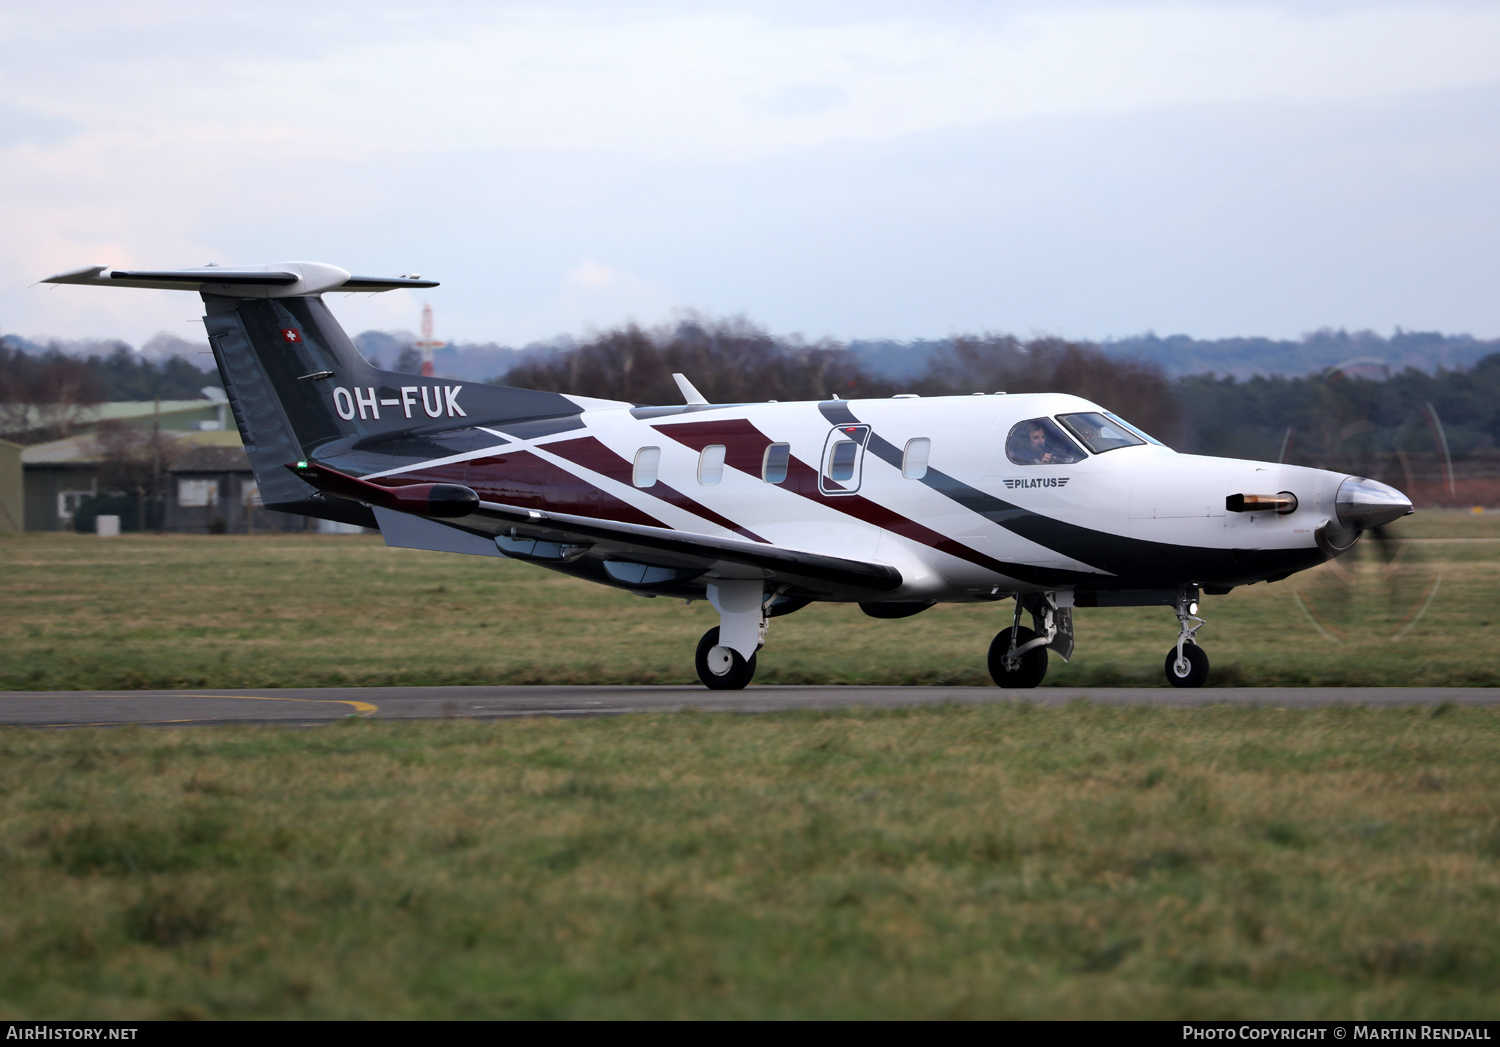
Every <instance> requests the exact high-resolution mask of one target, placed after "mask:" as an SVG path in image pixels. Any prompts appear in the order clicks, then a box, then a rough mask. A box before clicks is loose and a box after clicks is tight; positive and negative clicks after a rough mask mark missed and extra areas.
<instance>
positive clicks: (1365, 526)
mask: <svg viewBox="0 0 1500 1047" xmlns="http://www.w3.org/2000/svg"><path fill="white" fill-rule="evenodd" d="M1334 505H1335V507H1336V509H1337V511H1338V516H1339V523H1341V524H1343V525H1344V526H1345V527H1346V528H1348V529H1349V530H1351V531H1368V530H1369V529H1370V528H1372V527H1380V526H1382V525H1383V524H1388V523H1390V522H1391V521H1392V520H1399V519H1400V518H1401V517H1403V516H1406V515H1407V514H1409V513H1411V512H1412V511H1413V510H1412V507H1411V499H1409V498H1407V497H1406V495H1404V494H1402V493H1401V492H1400V491H1398V490H1396V489H1395V488H1394V487H1391V486H1388V485H1387V484H1383V483H1380V482H1379V481H1378V480H1366V479H1365V478H1364V477H1362V476H1351V477H1349V478H1348V479H1346V480H1345V481H1344V482H1343V483H1341V484H1339V491H1338V495H1337V496H1336V497H1335V498H1334Z"/></svg>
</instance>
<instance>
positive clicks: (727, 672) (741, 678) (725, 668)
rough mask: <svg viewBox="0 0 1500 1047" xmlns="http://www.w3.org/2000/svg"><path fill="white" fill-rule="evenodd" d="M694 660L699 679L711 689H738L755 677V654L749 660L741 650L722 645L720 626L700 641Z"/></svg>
mask: <svg viewBox="0 0 1500 1047" xmlns="http://www.w3.org/2000/svg"><path fill="white" fill-rule="evenodd" d="M716 648H717V652H716V650H715V649H716ZM726 656H727V657H726ZM694 661H695V662H696V664H697V668H698V679H700V680H702V681H703V686H704V687H707V688H708V689H709V690H711V691H738V690H739V689H740V688H742V687H744V686H745V685H746V684H748V683H749V682H750V681H751V680H753V679H754V678H755V655H753V654H752V655H751V656H750V658H749V660H748V661H747V660H746V659H745V656H744V655H742V654H740V652H739V651H736V650H734V649H733V648H730V647H720V646H719V627H718V626H714V627H713V628H712V629H710V630H709V631H708V632H706V633H704V634H703V639H701V640H699V641H698V656H697V658H695V659H694Z"/></svg>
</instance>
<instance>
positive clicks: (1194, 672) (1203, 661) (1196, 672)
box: [1165, 589, 1208, 687]
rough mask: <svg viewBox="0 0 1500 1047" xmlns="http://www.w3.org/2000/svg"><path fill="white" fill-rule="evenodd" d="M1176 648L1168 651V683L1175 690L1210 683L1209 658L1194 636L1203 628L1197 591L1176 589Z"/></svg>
mask: <svg viewBox="0 0 1500 1047" xmlns="http://www.w3.org/2000/svg"><path fill="white" fill-rule="evenodd" d="M1177 623H1178V625H1179V626H1180V630H1179V632H1178V634H1177V646H1175V647H1173V648H1172V649H1171V650H1170V651H1168V652H1167V662H1166V666H1165V668H1166V672H1167V682H1168V683H1169V684H1171V685H1172V686H1173V687H1202V686H1203V684H1204V682H1205V681H1207V680H1208V655H1206V654H1204V653H1203V648H1201V647H1199V646H1198V641H1197V639H1195V634H1196V633H1197V632H1198V630H1199V629H1201V628H1203V619H1202V618H1199V617H1198V590H1197V589H1179V590H1177Z"/></svg>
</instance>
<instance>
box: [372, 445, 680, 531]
mask: <svg viewBox="0 0 1500 1047" xmlns="http://www.w3.org/2000/svg"><path fill="white" fill-rule="evenodd" d="M390 479H391V480H396V479H397V477H391V478H390ZM400 479H401V480H403V481H405V482H406V483H457V484H463V485H464V486H466V487H469V488H472V489H473V491H474V493H476V494H477V495H479V497H480V498H481V499H483V500H484V501H487V502H500V503H502V504H504V505H518V506H521V507H522V508H525V509H539V510H542V511H546V510H549V509H550V510H552V511H553V512H559V513H571V514H573V515H575V516H592V517H594V518H595V519H599V520H613V521H615V522H617V523H632V524H643V525H645V526H647V527H667V524H665V523H663V522H662V521H660V520H658V519H656V517H654V516H648V515H647V514H646V513H643V512H641V511H640V510H639V509H637V508H636V507H635V506H633V505H631V504H630V503H629V502H625V501H621V500H620V499H619V498H616V497H615V496H614V495H612V494H609V493H608V492H606V491H602V490H600V489H599V488H598V487H595V486H594V485H593V484H591V483H589V482H588V481H586V480H584V479H582V478H581V477H577V476H574V475H573V474H572V473H570V472H568V471H567V470H566V469H563V468H562V467H560V466H556V465H553V464H552V463H551V462H548V461H544V460H543V459H541V458H539V457H537V456H536V455H534V454H532V453H531V452H530V451H507V452H505V453H503V454H497V455H491V456H489V457H487V458H475V459H473V460H471V461H469V462H467V463H464V462H453V463H449V464H447V465H438V466H432V467H430V468H420V469H413V470H410V471H409V472H405V473H402V474H401V476H400Z"/></svg>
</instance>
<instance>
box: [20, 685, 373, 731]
mask: <svg viewBox="0 0 1500 1047" xmlns="http://www.w3.org/2000/svg"><path fill="white" fill-rule="evenodd" d="M97 697H100V698H126V697H139V692H137V693H136V694H134V695H130V694H117V695H116V694H110V695H98V696H97ZM168 697H172V698H228V699H233V700H239V699H244V700H246V701H251V702H311V703H313V704H320V703H321V704H328V703H330V702H332V703H334V704H336V705H348V706H351V707H352V708H353V709H354V712H352V713H350V714H349V715H350V716H360V717H366V716H373V715H375V714H376V713H378V712H379V711H380V707H379V706H378V705H372V704H371V703H369V702H361V701H358V700H356V699H353V698H286V697H282V696H279V695H271V694H174V695H170V696H168ZM205 719H206V718H205V717H202V716H188V717H184V718H182V719H178V720H100V721H97V722H95V723H44V724H39V725H38V726H41V727H119V726H121V725H123V724H131V723H200V722H202V721H203V720H205Z"/></svg>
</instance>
